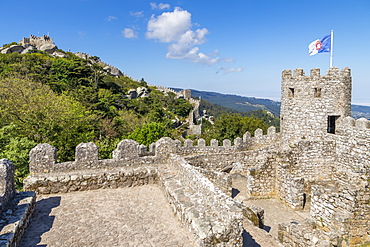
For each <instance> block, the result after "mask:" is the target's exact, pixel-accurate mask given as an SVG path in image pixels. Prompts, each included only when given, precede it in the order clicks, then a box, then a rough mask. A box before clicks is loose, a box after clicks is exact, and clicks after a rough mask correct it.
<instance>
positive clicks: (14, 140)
mask: <svg viewBox="0 0 370 247" xmlns="http://www.w3.org/2000/svg"><path fill="white" fill-rule="evenodd" d="M35 145H36V142H34V141H32V140H30V139H28V138H27V137H21V136H19V135H18V127H17V126H16V125H15V124H13V123H12V124H10V125H7V126H4V127H2V128H1V129H0V158H5V159H8V160H10V161H12V162H13V164H14V165H15V184H16V189H18V190H22V184H23V179H24V178H25V177H26V176H27V175H28V174H29V169H28V154H29V152H30V150H31V149H32V148H33V147H34V146H35Z"/></svg>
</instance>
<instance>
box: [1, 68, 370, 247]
mask: <svg viewBox="0 0 370 247" xmlns="http://www.w3.org/2000/svg"><path fill="white" fill-rule="evenodd" d="M351 87H352V86H351V71H350V69H348V68H345V69H343V70H341V71H339V70H338V68H330V69H329V71H328V72H327V73H326V75H323V76H322V75H320V70H319V69H313V70H311V73H310V75H309V76H305V75H304V72H303V70H302V69H296V70H295V71H294V73H292V72H291V71H290V70H285V71H283V73H282V90H281V91H282V94H281V95H282V96H281V100H282V105H281V132H280V133H276V131H275V128H274V127H270V128H269V129H268V131H267V133H263V132H262V130H256V132H255V133H253V135H252V134H251V133H245V135H244V136H243V137H240V138H236V139H235V140H233V142H231V140H224V141H223V142H222V143H219V142H218V141H217V140H212V141H211V143H210V145H209V146H207V145H206V143H205V141H204V140H202V139H199V140H198V141H196V142H193V141H192V140H186V141H185V142H183V143H182V142H181V141H179V140H172V139H170V138H168V137H165V138H162V139H160V140H159V141H157V142H156V143H154V144H151V147H150V151H149V152H148V151H147V149H146V147H144V146H142V145H139V144H138V143H136V142H135V141H133V140H123V141H122V142H120V143H119V144H118V145H117V149H116V150H114V151H113V158H112V159H107V160H99V158H98V157H99V155H98V152H99V150H98V147H97V146H96V145H95V144H93V143H82V144H80V145H78V146H77V147H76V157H75V161H69V162H63V163H57V162H56V160H57V159H56V149H55V148H54V147H52V146H50V145H49V144H39V145H37V146H36V147H35V148H34V149H32V150H31V152H30V176H29V177H28V178H27V179H25V182H24V183H25V185H24V188H25V190H32V191H36V193H39V194H43V193H46V194H47V193H67V192H71V191H83V190H94V189H109V188H118V187H132V186H140V185H144V184H157V185H160V186H161V187H162V188H163V191H164V193H165V195H166V197H167V200H168V203H169V204H170V205H171V207H172V208H173V210H174V212H175V214H176V215H177V216H178V218H179V219H180V220H181V221H182V222H183V224H184V225H185V226H186V228H187V229H188V230H189V231H190V232H192V233H193V235H194V236H195V239H196V241H197V244H198V245H200V246H242V244H243V243H242V238H241V236H242V232H243V227H242V221H243V220H245V217H246V218H248V219H249V220H252V221H253V222H254V224H255V225H256V227H263V217H265V218H266V217H268V215H265V216H263V209H258V210H256V207H254V206H253V205H252V206H249V207H247V206H245V205H244V204H243V203H241V202H238V201H236V200H234V199H233V198H232V191H233V188H232V184H233V183H232V181H233V179H234V178H235V177H238V178H240V180H239V181H243V185H242V186H244V189H245V191H246V194H247V196H248V197H249V198H259V197H274V198H278V199H280V201H281V202H283V203H285V204H286V205H289V206H290V207H291V208H293V209H295V210H307V211H309V215H310V217H309V218H306V219H305V220H299V221H298V220H297V221H289V222H285V223H282V224H280V225H279V229H278V236H279V241H280V242H281V243H282V244H283V245H284V246H356V245H359V246H367V245H369V244H370V190H369V184H370V152H369V150H370V121H368V120H366V119H358V120H354V119H353V118H351V117H350V116H349V115H350V103H351ZM232 143H233V145H232ZM4 176H6V175H4ZM261 212H262V213H261Z"/></svg>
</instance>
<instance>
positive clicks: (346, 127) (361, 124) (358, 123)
mask: <svg viewBox="0 0 370 247" xmlns="http://www.w3.org/2000/svg"><path fill="white" fill-rule="evenodd" d="M335 134H337V135H340V136H347V137H351V138H353V139H358V140H361V139H362V140H368V141H370V120H367V119H366V118H359V119H354V118H352V117H345V118H343V119H342V120H341V121H338V127H337V131H336V133H335Z"/></svg>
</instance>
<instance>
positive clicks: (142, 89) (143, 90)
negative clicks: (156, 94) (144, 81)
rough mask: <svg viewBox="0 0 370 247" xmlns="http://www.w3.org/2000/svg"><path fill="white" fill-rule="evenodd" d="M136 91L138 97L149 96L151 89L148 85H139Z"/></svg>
mask: <svg viewBox="0 0 370 247" xmlns="http://www.w3.org/2000/svg"><path fill="white" fill-rule="evenodd" d="M136 92H137V97H141V98H143V97H148V96H149V91H148V89H147V88H146V87H138V88H137V89H136Z"/></svg>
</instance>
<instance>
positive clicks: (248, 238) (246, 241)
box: [242, 230, 261, 247]
mask: <svg viewBox="0 0 370 247" xmlns="http://www.w3.org/2000/svg"><path fill="white" fill-rule="evenodd" d="M242 237H243V247H261V245H259V244H258V243H257V242H256V240H254V238H253V237H252V235H250V234H249V232H247V231H246V230H244V231H243V234H242Z"/></svg>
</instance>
